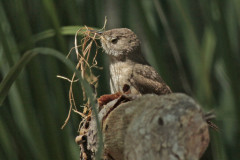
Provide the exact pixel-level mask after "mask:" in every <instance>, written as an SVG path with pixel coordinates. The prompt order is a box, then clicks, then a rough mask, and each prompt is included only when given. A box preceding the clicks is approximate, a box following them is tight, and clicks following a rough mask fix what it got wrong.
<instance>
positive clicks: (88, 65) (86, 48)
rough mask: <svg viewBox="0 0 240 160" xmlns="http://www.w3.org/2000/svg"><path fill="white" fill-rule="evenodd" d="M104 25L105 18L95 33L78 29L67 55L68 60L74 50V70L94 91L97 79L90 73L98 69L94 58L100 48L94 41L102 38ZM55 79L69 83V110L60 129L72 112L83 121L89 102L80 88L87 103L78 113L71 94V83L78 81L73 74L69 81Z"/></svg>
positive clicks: (91, 30) (88, 29)
mask: <svg viewBox="0 0 240 160" xmlns="http://www.w3.org/2000/svg"><path fill="white" fill-rule="evenodd" d="M106 23H107V19H106V18H105V22H104V26H103V28H102V29H100V30H97V31H96V30H94V29H93V28H90V27H87V26H85V27H82V28H80V29H79V30H78V31H77V32H76V34H75V40H74V47H73V48H71V50H70V51H69V53H68V55H67V58H68V57H69V55H70V54H71V53H72V51H73V50H75V53H76V58H77V61H78V63H77V65H76V69H77V70H79V71H80V72H81V76H82V78H83V79H85V80H87V81H88V83H89V84H90V85H91V86H94V88H95V89H96V88H97V84H98V77H97V76H95V75H94V74H93V73H92V68H99V67H98V66H97V64H98V63H97V60H96V57H97V55H98V49H99V48H100V46H99V45H98V43H97V41H96V40H98V39H100V37H102V36H101V33H100V31H103V30H105V27H106ZM79 34H80V35H83V38H82V39H81V42H80V44H79V42H78V35H79ZM94 45H95V47H96V51H95V53H94V56H93V59H91V60H90V54H91V48H92V47H93V46H94ZM57 77H58V78H61V79H64V80H67V81H69V82H70V87H69V94H68V97H69V103H70V108H69V112H68V116H67V118H66V120H65V122H64V124H63V126H62V127H61V128H62V129H63V128H64V127H65V126H66V124H67V122H68V121H69V118H70V116H71V112H72V110H73V111H74V112H75V113H78V114H79V115H80V116H81V117H82V118H83V121H84V120H85V119H86V118H87V116H89V114H90V113H91V109H90V107H89V100H87V98H86V94H85V90H84V87H83V86H82V91H83V101H87V102H86V104H85V105H84V109H83V112H79V111H78V110H77V106H76V103H75V98H74V93H73V83H74V82H77V81H78V79H75V78H76V73H73V76H72V78H71V79H69V78H67V77H64V76H57ZM82 123H83V122H81V123H80V124H82Z"/></svg>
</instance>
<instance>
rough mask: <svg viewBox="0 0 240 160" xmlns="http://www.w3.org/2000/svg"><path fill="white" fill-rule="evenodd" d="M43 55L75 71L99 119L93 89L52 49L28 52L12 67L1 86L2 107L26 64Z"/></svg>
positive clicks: (100, 138) (101, 140) (70, 64)
mask: <svg viewBox="0 0 240 160" xmlns="http://www.w3.org/2000/svg"><path fill="white" fill-rule="evenodd" d="M38 54H42V55H50V56H54V57H55V58H57V59H59V60H60V61H61V62H63V63H64V64H65V65H66V66H67V67H68V68H70V69H71V70H72V71H74V72H75V73H76V75H77V77H78V78H79V83H81V84H82V85H83V87H84V89H85V92H86V94H87V97H89V99H90V103H91V106H92V110H93V112H94V114H95V116H96V117H97V115H98V113H97V109H96V106H95V101H94V100H95V99H94V96H93V92H92V89H91V87H90V85H89V84H88V82H87V81H85V80H84V79H82V77H81V73H80V72H79V71H77V70H76V69H75V66H74V65H73V63H72V62H71V61H70V60H68V59H66V57H65V56H63V55H62V54H61V53H60V52H58V51H56V50H54V49H50V48H35V49H33V50H30V51H27V52H26V53H25V54H24V55H23V57H22V58H21V59H20V60H19V61H18V62H17V63H16V64H15V65H14V66H13V67H12V69H11V70H10V71H9V73H8V74H7V76H6V77H5V78H4V79H3V81H2V82H1V84H0V105H2V103H3V101H4V99H5V98H6V96H7V94H8V92H9V89H10V87H11V86H12V84H13V83H14V81H15V80H16V79H17V77H18V75H19V74H20V72H21V71H22V70H23V68H24V67H25V66H26V64H28V63H29V61H30V60H32V59H33V58H34V57H35V56H36V55H38ZM96 122H97V129H98V133H99V134H98V136H99V137H98V138H99V148H98V151H97V153H96V159H100V157H101V153H102V146H103V139H102V133H101V127H100V122H99V119H98V118H96Z"/></svg>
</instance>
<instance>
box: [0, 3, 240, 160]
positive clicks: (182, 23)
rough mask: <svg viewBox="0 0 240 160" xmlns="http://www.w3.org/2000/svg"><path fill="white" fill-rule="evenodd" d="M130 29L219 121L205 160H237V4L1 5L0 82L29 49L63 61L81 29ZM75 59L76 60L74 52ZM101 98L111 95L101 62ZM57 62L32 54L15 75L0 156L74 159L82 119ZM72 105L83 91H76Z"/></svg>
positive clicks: (1, 126)
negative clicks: (55, 54)
mask: <svg viewBox="0 0 240 160" xmlns="http://www.w3.org/2000/svg"><path fill="white" fill-rule="evenodd" d="M105 16H107V19H108V23H107V29H111V28H119V27H127V28H130V29H132V30H133V31H134V32H135V33H136V34H137V35H138V36H139V38H140V39H141V42H142V50H143V52H144V54H145V56H146V58H147V59H148V61H149V62H150V64H152V65H153V66H154V67H155V68H156V69H157V71H158V72H159V73H160V74H161V76H162V77H163V79H164V80H165V81H166V82H167V83H168V84H169V86H170V87H171V88H172V90H173V91H174V92H184V93H186V94H188V95H190V96H192V97H194V98H195V99H196V100H197V101H198V102H199V103H200V104H201V105H202V107H203V108H204V110H206V111H209V110H212V109H214V110H215V113H216V115H217V119H216V121H215V123H216V124H217V125H218V126H219V128H220V131H219V132H216V131H212V130H211V143H210V145H209V148H208V150H207V152H206V154H205V155H204V156H203V158H202V159H203V160H212V159H214V160H227V159H228V160H235V159H236V160H237V159H240V125H237V124H240V116H239V115H240V85H239V82H240V1H239V0H211V1H209V0H196V1H190V0H168V1H164V0H119V1H117V0H115V1H114V0H62V1H57V0H0V81H2V79H3V77H5V75H6V74H7V73H8V71H9V69H10V68H11V67H13V65H14V64H15V63H17V62H18V60H19V59H20V57H22V55H23V54H24V53H25V52H26V51H28V50H30V49H33V48H36V47H47V48H53V49H56V50H58V51H60V52H61V53H62V55H64V56H65V55H67V54H68V51H69V50H70V48H71V47H73V46H74V34H75V32H76V31H77V29H78V28H79V27H80V26H83V25H87V26H90V27H97V28H101V27H102V26H103V23H104V17H105ZM72 60H73V61H74V56H72ZM97 60H98V63H99V66H102V67H104V69H103V70H96V71H95V72H96V74H97V75H100V79H99V87H98V93H99V95H102V94H105V93H109V87H106V86H108V85H109V83H108V67H107V64H108V59H107V58H106V56H105V55H104V54H102V52H100V54H99V55H98V57H97ZM56 75H63V76H66V77H71V75H72V71H70V70H69V69H68V68H67V67H66V66H65V65H64V64H63V63H61V62H60V61H58V60H56V59H55V58H53V57H50V56H41V55H39V56H37V57H35V58H34V59H33V60H32V61H31V62H30V63H29V64H27V66H26V68H25V69H24V70H23V71H22V72H21V74H20V75H19V76H18V77H16V81H15V83H14V85H13V86H12V87H11V89H10V92H9V93H8V96H7V99H6V100H5V101H4V103H3V105H2V106H1V107H0V159H1V160H5V159H10V160H15V159H39V160H40V159H41V160H42V159H44V160H45V159H46V160H47V159H49V160H50V159H59V160H60V159H76V160H77V159H79V148H78V146H77V145H76V144H75V142H74V139H75V137H76V136H77V130H78V124H79V122H80V116H79V115H77V114H74V113H72V115H71V118H70V121H69V123H68V124H67V126H66V127H65V128H64V129H63V130H61V129H60V128H61V125H62V124H63V123H64V120H65V118H66V117H67V113H68V109H69V102H68V89H69V83H68V82H67V81H64V80H61V79H58V78H56ZM74 88H75V90H74V91H75V96H76V100H77V104H78V105H80V104H82V102H81V99H82V95H81V88H80V87H79V86H77V85H76V86H75V87H74Z"/></svg>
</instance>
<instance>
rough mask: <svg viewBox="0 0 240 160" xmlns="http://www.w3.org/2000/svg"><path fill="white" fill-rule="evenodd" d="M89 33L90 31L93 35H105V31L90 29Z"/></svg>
mask: <svg viewBox="0 0 240 160" xmlns="http://www.w3.org/2000/svg"><path fill="white" fill-rule="evenodd" d="M89 31H90V32H91V33H97V34H99V35H101V34H103V32H104V31H97V30H93V29H89Z"/></svg>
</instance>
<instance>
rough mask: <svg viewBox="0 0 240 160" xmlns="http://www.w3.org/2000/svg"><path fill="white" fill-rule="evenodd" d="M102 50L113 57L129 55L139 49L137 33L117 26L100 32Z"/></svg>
mask: <svg viewBox="0 0 240 160" xmlns="http://www.w3.org/2000/svg"><path fill="white" fill-rule="evenodd" d="M101 43H102V47H103V49H104V51H105V52H106V53H107V54H108V55H110V56H112V57H115V58H118V57H126V56H130V55H132V54H134V53H136V52H138V51H139V49H140V41H139V39H138V37H137V35H136V34H135V33H134V32H133V31H131V30H130V29H127V28H117V29H112V30H108V31H105V32H103V33H102V34H101Z"/></svg>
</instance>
